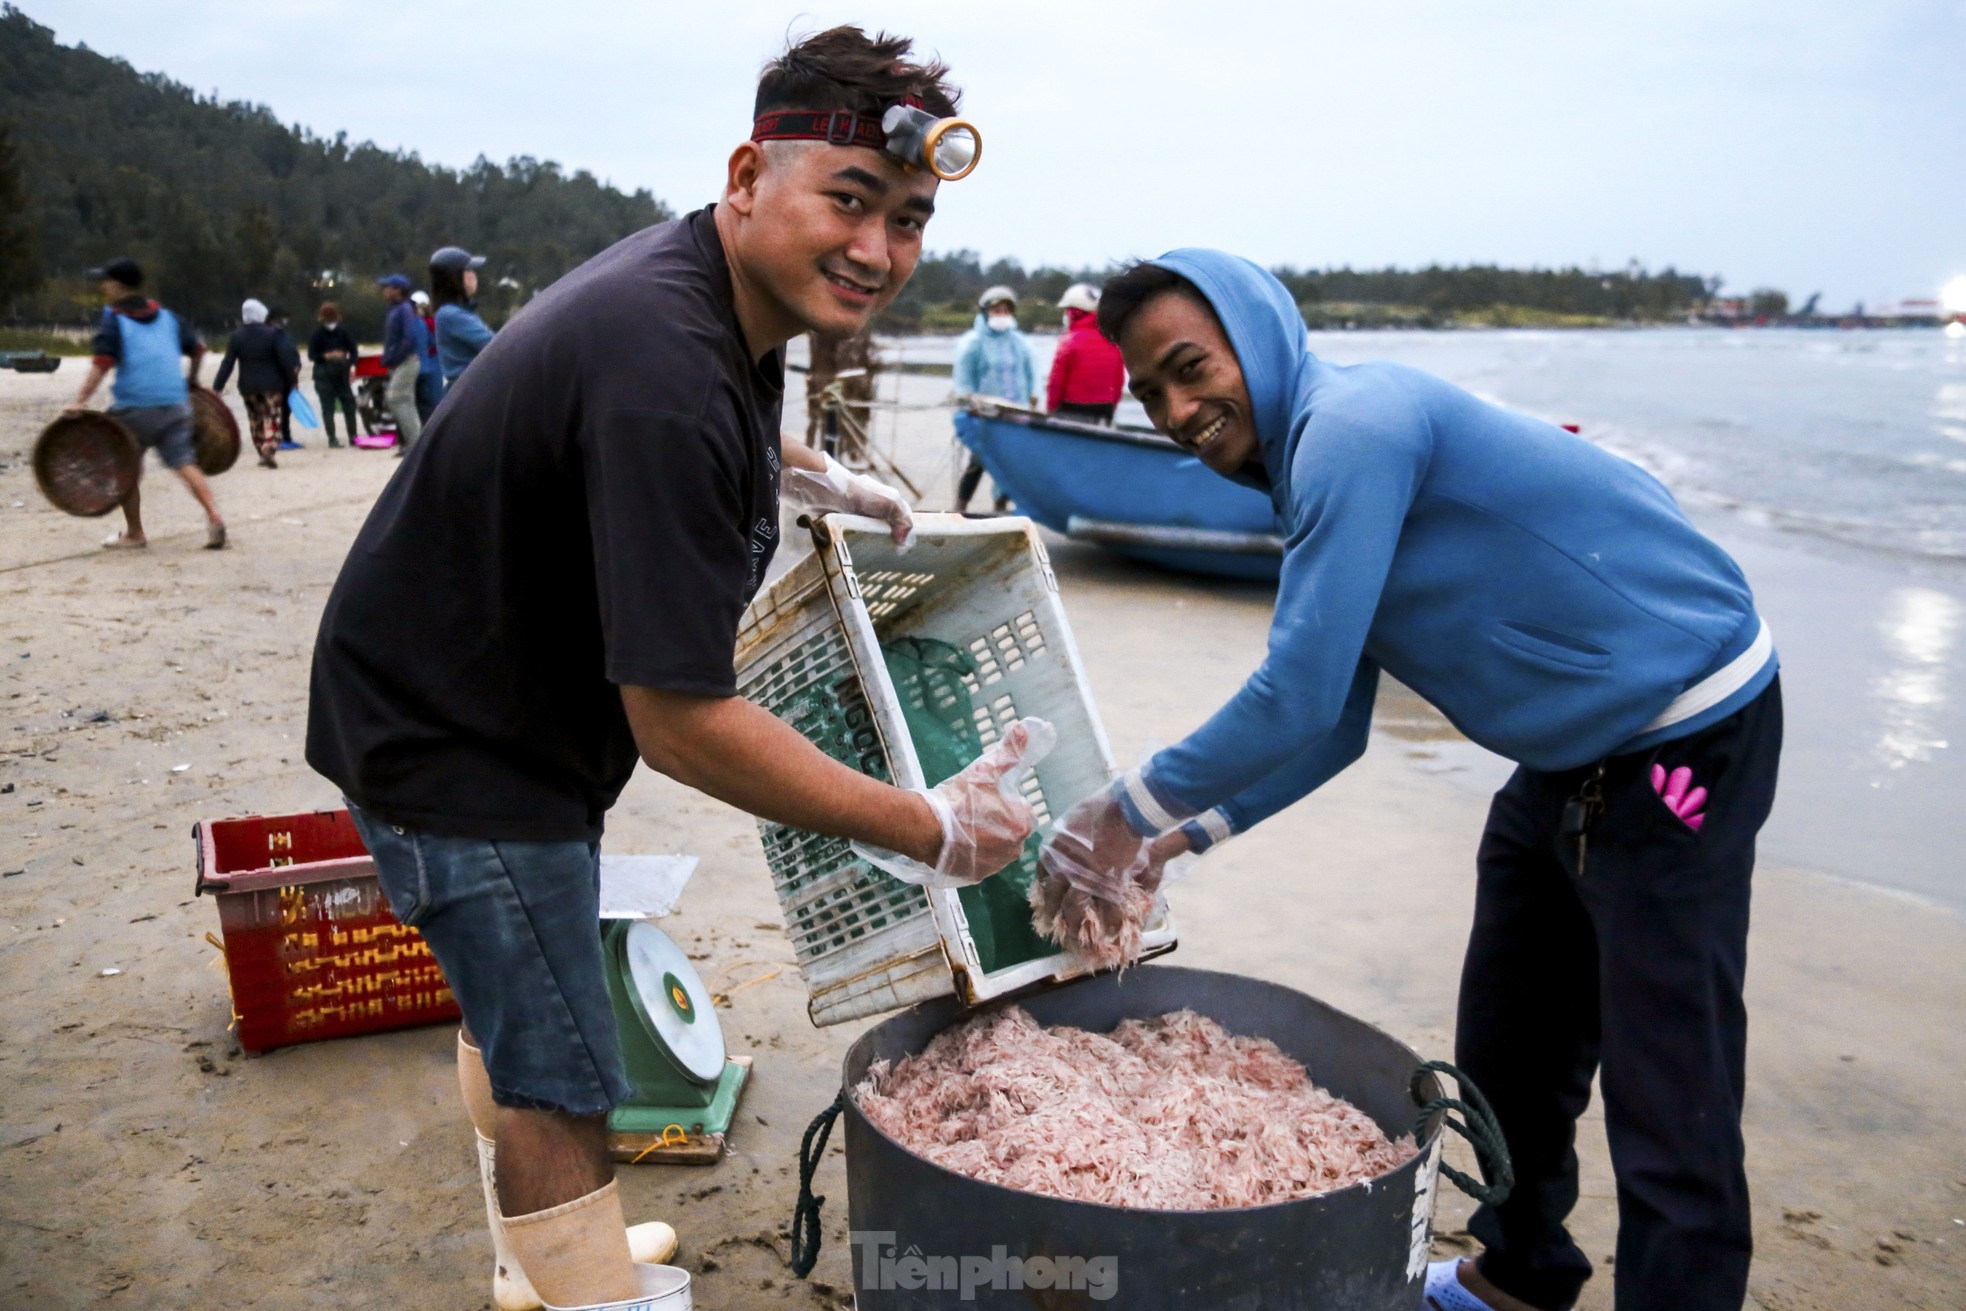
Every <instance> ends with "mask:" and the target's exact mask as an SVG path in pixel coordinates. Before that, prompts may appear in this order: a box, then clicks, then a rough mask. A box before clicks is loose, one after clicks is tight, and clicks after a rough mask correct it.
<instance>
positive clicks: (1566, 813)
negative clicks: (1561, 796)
mask: <svg viewBox="0 0 1966 1311" xmlns="http://www.w3.org/2000/svg"><path fill="white" fill-rule="evenodd" d="M1603 812H1604V762H1603V761H1601V760H1600V761H1599V762H1598V763H1597V768H1596V769H1595V770H1594V771H1593V772H1592V773H1591V776H1590V777H1589V778H1587V779H1585V780H1584V784H1583V786H1582V787H1580V788H1578V789H1577V795H1576V796H1574V797H1571V798H1570V799H1569V800H1567V801H1565V802H1564V803H1563V824H1562V832H1563V836H1564V837H1566V838H1575V839H1576V840H1577V877H1578V878H1582V877H1584V858H1585V856H1586V855H1587V854H1588V853H1589V850H1590V840H1591V825H1592V824H1594V823H1596V822H1597V817H1598V816H1599V815H1600V814H1602V813H1603Z"/></svg>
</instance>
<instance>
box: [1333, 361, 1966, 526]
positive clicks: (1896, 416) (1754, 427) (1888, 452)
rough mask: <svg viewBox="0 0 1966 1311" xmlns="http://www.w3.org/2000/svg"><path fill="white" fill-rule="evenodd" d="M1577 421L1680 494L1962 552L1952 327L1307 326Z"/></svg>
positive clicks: (1774, 520) (1785, 519)
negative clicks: (1341, 329)
mask: <svg viewBox="0 0 1966 1311" xmlns="http://www.w3.org/2000/svg"><path fill="white" fill-rule="evenodd" d="M1312 349H1313V350H1315V351H1317V352H1318V353H1319V354H1320V355H1323V356H1325V357H1327V358H1329V359H1332V360H1334V361H1337V362H1339V363H1352V362H1355V361H1357V360H1361V359H1392V360H1398V361H1400V362H1402V363H1406V364H1411V365H1414V366H1415V367H1417V368H1422V369H1426V370H1427V371H1429V372H1431V373H1435V374H1438V375H1440V376H1441V377H1444V378H1447V379H1450V380H1451V381H1453V382H1456V383H1459V384H1460V385H1461V386H1463V387H1466V388H1468V389H1469V390H1471V391H1474V392H1477V393H1479V394H1482V395H1485V396H1488V397H1490V398H1492V399H1495V400H1499V401H1502V402H1503V403H1505V404H1508V405H1511V406H1514V407H1517V408H1520V409H1527V410H1531V411H1533V412H1535V413H1539V414H1543V415H1545V416H1546V417H1549V418H1554V419H1558V420H1561V421H1566V422H1571V423H1577V424H1579V425H1581V426H1582V428H1583V430H1584V433H1585V435H1586V436H1588V437H1590V438H1591V439H1592V440H1594V441H1597V442H1599V443H1600V444H1602V445H1605V446H1607V447H1610V448H1611V449H1613V450H1616V451H1618V452H1619V453H1621V454H1623V455H1625V456H1627V457H1628V458H1630V459H1633V460H1635V461H1637V462H1638V463H1639V464H1642V465H1644V466H1645V467H1647V468H1649V469H1651V470H1652V471H1653V472H1654V473H1656V474H1658V475H1659V476H1660V478H1661V479H1662V480H1663V481H1664V482H1665V483H1666V484H1667V485H1668V486H1670V487H1671V488H1672V489H1673V491H1674V492H1675V494H1677V495H1678V496H1679V497H1680V499H1681V501H1682V503H1685V504H1687V505H1688V506H1689V508H1697V507H1698V506H1700V505H1719V506H1723V507H1727V508H1730V509H1734V510H1736V511H1739V512H1740V513H1741V514H1743V515H1744V516H1746V517H1748V518H1750V519H1752V520H1757V521H1760V522H1763V523H1766V524H1768V525H1770V526H1773V527H1777V528H1780V529H1783V530H1786V531H1790V532H1798V533H1808V534H1813V535H1816V536H1820V537H1823V538H1827V539H1832V540H1835V541H1839V542H1845V543H1849V544H1853V545H1859V546H1865V547H1871V548H1876V549H1879V550H1885V551H1893V552H1902V553H1904V554H1906V555H1909V556H1914V557H1920V558H1924V559H1930V560H1940V561H1957V562H1962V563H1966V338H1949V337H1947V336H1946V335H1945V334H1943V333H1940V332H1935V331H1929V330H1927V331H1902V332H1889V331H1869V332H1854V331H1853V332H1843V331H1829V330H1821V331H1818V330H1808V329H1793V330H1787V329H1760V330H1754V331H1729V330H1725V329H1666V330H1650V331H1623V332H1620V331H1609V332H1458V333H1407V332H1400V333H1370V334H1361V333H1317V334H1314V335H1313V337H1312Z"/></svg>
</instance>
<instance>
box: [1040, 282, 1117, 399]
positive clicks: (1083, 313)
mask: <svg viewBox="0 0 1966 1311" xmlns="http://www.w3.org/2000/svg"><path fill="white" fill-rule="evenodd" d="M1058 308H1059V309H1061V310H1063V311H1064V312H1065V335H1064V336H1062V337H1060V338H1059V339H1058V349H1057V350H1056V351H1055V352H1053V354H1052V357H1051V377H1050V378H1049V380H1047V382H1046V384H1045V399H1044V407H1045V409H1046V410H1048V411H1050V412H1051V413H1052V414H1055V415H1057V416H1058V417H1059V418H1061V419H1083V420H1085V421H1086V422H1088V423H1104V424H1110V423H1112V421H1113V411H1114V410H1115V409H1117V408H1118V406H1119V401H1120V394H1121V393H1122V392H1124V391H1125V390H1126V362H1125V361H1124V360H1122V359H1121V358H1120V348H1119V347H1117V346H1115V345H1113V343H1112V342H1110V341H1107V340H1106V334H1105V333H1103V332H1101V331H1099V290H1098V288H1096V287H1089V286H1087V285H1086V284H1085V283H1083V282H1075V283H1073V284H1072V285H1071V286H1069V287H1067V288H1065V294H1064V295H1063V296H1060V297H1059V298H1058Z"/></svg>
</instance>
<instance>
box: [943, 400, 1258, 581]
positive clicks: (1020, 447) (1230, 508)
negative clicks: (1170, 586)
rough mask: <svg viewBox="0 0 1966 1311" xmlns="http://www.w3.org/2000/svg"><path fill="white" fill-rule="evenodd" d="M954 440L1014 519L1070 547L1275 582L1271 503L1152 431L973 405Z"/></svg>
mask: <svg viewBox="0 0 1966 1311" xmlns="http://www.w3.org/2000/svg"><path fill="white" fill-rule="evenodd" d="M956 436H957V438H958V439H959V440H960V441H961V442H962V443H963V445H965V446H967V447H969V449H970V450H972V451H974V452H976V455H977V458H979V459H980V460H982V462H983V467H984V468H985V469H987V470H989V473H990V477H991V479H992V480H994V481H995V482H996V484H997V486H998V487H999V488H1001V489H1002V490H1003V492H1004V494H1005V495H1007V496H1009V497H1010V499H1011V500H1013V501H1015V502H1016V503H1017V512H1018V513H1019V514H1023V515H1028V516H1030V517H1031V518H1033V519H1035V520H1037V521H1038V522H1039V523H1041V524H1043V525H1044V526H1045V527H1047V528H1049V529H1051V530H1052V531H1053V532H1059V533H1063V534H1065V535H1066V536H1067V537H1070V538H1072V539H1073V540H1075V541H1081V542H1094V543H1097V544H1098V545H1100V546H1103V547H1105V548H1106V549H1107V550H1110V551H1116V552H1118V553H1119V554H1121V555H1126V556H1131V557H1133V558H1134V559H1136V560H1145V561H1147V562H1149V563H1150V564H1156V565H1160V566H1162V567H1163V568H1167V569H1178V570H1180V571H1182V572H1183V573H1193V574H1207V575H1209V576H1211V577H1216V578H1250V579H1258V580H1266V581H1269V582H1275V581H1276V578H1277V572H1278V570H1279V569H1280V568H1281V567H1282V564H1283V538H1282V537H1281V536H1280V535H1279V534H1278V533H1277V525H1276V516H1275V513H1274V511H1272V510H1271V508H1270V498H1269V497H1267V496H1265V495H1263V493H1261V492H1259V491H1256V490H1255V489H1254V488H1251V487H1246V486H1244V485H1243V484H1241V483H1237V482H1231V481H1229V480H1228V479H1227V478H1224V477H1222V476H1221V475H1220V474H1217V473H1215V472H1214V471H1213V470H1211V469H1210V468H1209V467H1208V466H1207V465H1205V464H1203V463H1202V462H1201V461H1200V460H1198V459H1196V458H1195V457H1194V456H1193V455H1190V454H1189V453H1188V452H1187V451H1185V450H1183V449H1182V448H1180V447H1179V446H1176V445H1175V444H1174V443H1173V442H1171V441H1169V440H1168V439H1167V438H1165V437H1162V436H1161V435H1160V434H1159V433H1156V432H1153V431H1151V430H1149V429H1141V428H1107V427H1103V426H1101V425H1099V424H1092V423H1081V422H1078V421H1075V420H1071V419H1059V418H1053V417H1052V416H1050V415H1044V414H1039V413H1037V412H1035V411H1032V410H1025V409H1021V408H1018V407H1016V406H1011V405H997V404H993V403H991V402H988V401H977V400H972V401H969V402H966V403H965V404H964V405H963V407H962V408H960V409H958V410H957V411H956Z"/></svg>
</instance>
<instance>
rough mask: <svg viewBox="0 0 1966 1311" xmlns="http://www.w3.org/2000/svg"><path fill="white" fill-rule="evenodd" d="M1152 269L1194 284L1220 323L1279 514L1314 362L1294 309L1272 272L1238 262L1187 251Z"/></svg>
mask: <svg viewBox="0 0 1966 1311" xmlns="http://www.w3.org/2000/svg"><path fill="white" fill-rule="evenodd" d="M1152 262H1153V263H1154V264H1156V265H1158V266H1159V267H1161V268H1164V269H1167V270H1169V271H1170V272H1173V273H1178V274H1180V275H1181V276H1182V277H1184V278H1186V279H1187V280H1188V281H1190V282H1192V283H1194V284H1195V286H1196V287H1198V288H1200V289H1201V294H1202V295H1203V296H1206V297H1207V298H1208V303H1209V304H1210V305H1211V306H1213V307H1214V309H1215V317H1217V318H1218V319H1220V320H1222V327H1223V330H1224V331H1226V332H1227V333H1228V334H1229V344H1230V345H1231V346H1233V347H1235V351H1236V359H1237V360H1238V361H1239V362H1240V363H1241V365H1242V376H1243V381H1244V383H1245V384H1247V386H1248V387H1249V403H1250V404H1251V405H1252V406H1253V407H1254V408H1255V411H1256V413H1255V416H1254V417H1255V419H1256V436H1257V439H1258V440H1259V441H1260V442H1261V443H1262V446H1263V465H1264V468H1265V469H1266V470H1267V472H1268V473H1269V478H1270V487H1269V488H1268V489H1267V490H1269V491H1270V494H1271V498H1272V499H1273V500H1274V501H1275V502H1276V504H1277V505H1278V507H1279V508H1280V507H1281V506H1282V505H1283V504H1284V502H1285V501H1286V499H1287V498H1288V495H1289V491H1290V486H1289V483H1290V460H1291V457H1292V456H1293V455H1294V454H1295V447H1296V435H1297V433H1298V431H1299V430H1300V425H1299V424H1298V423H1297V418H1298V415H1297V407H1298V398H1299V397H1300V396H1305V395H1307V394H1308V391H1309V389H1308V387H1306V386H1305V385H1304V384H1305V382H1306V374H1307V373H1308V372H1309V370H1310V369H1311V367H1312V366H1313V365H1314V363H1315V360H1316V357H1315V356H1313V355H1312V354H1311V353H1310V349H1309V346H1308V344H1307V343H1308V341H1309V337H1308V335H1307V334H1306V333H1305V331H1304V316H1303V314H1302V313H1300V312H1299V311H1298V309H1297V302H1296V301H1294V300H1292V299H1291V298H1290V293H1289V292H1288V291H1286V290H1284V286H1283V284H1282V283H1281V282H1278V281H1277V280H1276V278H1274V277H1273V276H1271V274H1270V273H1269V272H1268V270H1266V269H1263V268H1260V267H1258V266H1257V265H1256V264H1254V263H1252V262H1251V261H1249V260H1246V259H1244V258H1242V256H1240V255H1229V254H1225V253H1224V252H1222V251H1219V250H1207V249H1205V248H1202V247H1199V246H1188V247H1183V248H1182V249H1180V250H1170V251H1168V252H1167V254H1165V255H1162V256H1161V257H1160V258H1159V259H1156V260H1154V261H1152Z"/></svg>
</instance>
